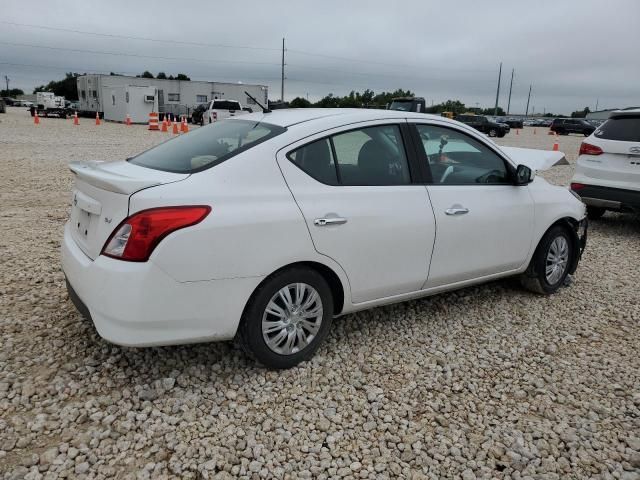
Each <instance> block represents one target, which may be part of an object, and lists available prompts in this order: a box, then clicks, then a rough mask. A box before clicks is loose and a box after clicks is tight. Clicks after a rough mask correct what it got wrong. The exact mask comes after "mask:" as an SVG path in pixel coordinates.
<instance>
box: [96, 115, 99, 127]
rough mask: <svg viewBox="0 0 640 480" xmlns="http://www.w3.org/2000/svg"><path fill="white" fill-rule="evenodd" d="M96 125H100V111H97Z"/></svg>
mask: <svg viewBox="0 0 640 480" xmlns="http://www.w3.org/2000/svg"><path fill="white" fill-rule="evenodd" d="M96 125H100V113H98V112H96Z"/></svg>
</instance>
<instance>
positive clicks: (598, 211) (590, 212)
mask: <svg viewBox="0 0 640 480" xmlns="http://www.w3.org/2000/svg"><path fill="white" fill-rule="evenodd" d="M604 212H606V210H605V209H604V208H602V207H592V206H591V205H587V217H589V220H598V219H599V218H600V217H602V216H603V215H604Z"/></svg>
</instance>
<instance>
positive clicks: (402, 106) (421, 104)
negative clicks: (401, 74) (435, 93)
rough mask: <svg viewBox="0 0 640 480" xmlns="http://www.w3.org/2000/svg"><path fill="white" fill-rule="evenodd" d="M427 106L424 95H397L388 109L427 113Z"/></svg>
mask: <svg viewBox="0 0 640 480" xmlns="http://www.w3.org/2000/svg"><path fill="white" fill-rule="evenodd" d="M426 108H427V107H426V103H425V101H424V98H422V97H396V98H392V99H391V103H390V104H389V106H388V107H387V110H399V111H401V112H418V113H425V112H426Z"/></svg>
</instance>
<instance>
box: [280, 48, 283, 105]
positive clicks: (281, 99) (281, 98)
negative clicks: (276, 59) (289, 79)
mask: <svg viewBox="0 0 640 480" xmlns="http://www.w3.org/2000/svg"><path fill="white" fill-rule="evenodd" d="M280 101H281V102H283V103H284V38H283V39H282V83H281V84H280Z"/></svg>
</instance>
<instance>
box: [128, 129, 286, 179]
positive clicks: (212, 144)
mask: <svg viewBox="0 0 640 480" xmlns="http://www.w3.org/2000/svg"><path fill="white" fill-rule="evenodd" d="M284 131H286V128H284V127H280V126H277V125H271V124H269V123H262V122H255V121H249V120H227V121H221V122H215V123H212V124H210V125H207V126H206V127H201V128H198V129H196V130H194V131H192V132H191V133H188V134H186V135H181V136H179V137H176V138H173V139H171V140H169V141H167V142H165V143H162V144H160V145H158V146H156V147H154V148H152V149H150V150H147V151H146V152H143V153H141V154H140V155H138V156H136V157H133V158H131V159H129V162H131V163H133V164H134V165H140V166H141V167H147V168H153V169H154V170H162V171H165V172H174V173H195V172H199V171H201V170H205V169H207V168H210V167H213V166H214V165H218V164H219V163H221V162H223V161H225V160H227V159H229V158H231V157H233V156H235V155H237V154H239V153H241V152H244V151H245V150H248V149H250V148H251V147H254V146H256V145H258V144H259V143H262V142H264V141H265V140H268V139H270V138H273V137H275V136H276V135H280V134H281V133H282V132H284Z"/></svg>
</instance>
